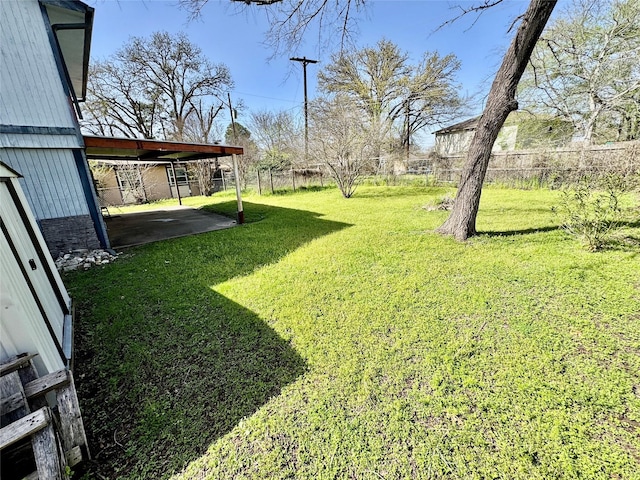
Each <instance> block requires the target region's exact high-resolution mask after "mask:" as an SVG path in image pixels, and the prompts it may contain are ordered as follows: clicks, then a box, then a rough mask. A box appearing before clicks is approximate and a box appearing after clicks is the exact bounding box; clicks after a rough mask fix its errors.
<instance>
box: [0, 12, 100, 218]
mask: <svg viewBox="0 0 640 480" xmlns="http://www.w3.org/2000/svg"><path fill="white" fill-rule="evenodd" d="M2 1H3V0H0V3H1V2H2ZM0 155H2V161H3V162H5V163H6V164H7V165H9V166H10V167H11V168H13V169H14V170H17V171H18V172H20V173H21V174H22V175H23V178H21V179H20V183H21V185H22V187H23V189H24V191H25V195H26V197H27V199H28V200H29V205H31V209H32V210H33V213H34V214H35V216H36V218H38V219H40V220H42V219H49V218H60V217H74V216H78V215H89V208H88V206H87V201H86V197H85V194H84V191H83V189H82V184H81V182H80V176H79V174H78V169H77V167H76V164H75V159H74V157H73V152H72V151H71V150H63V149H48V150H45V149H37V150H36V149H13V148H7V149H4V150H3V151H2V153H0ZM56 177H57V180H56V181H55V182H52V181H51V179H52V178H56Z"/></svg>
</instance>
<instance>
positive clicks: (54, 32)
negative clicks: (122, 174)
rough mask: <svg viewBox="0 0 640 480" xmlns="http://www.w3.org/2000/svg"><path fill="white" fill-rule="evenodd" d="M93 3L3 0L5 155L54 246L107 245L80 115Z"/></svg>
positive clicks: (1, 144) (0, 48)
mask: <svg viewBox="0 0 640 480" xmlns="http://www.w3.org/2000/svg"><path fill="white" fill-rule="evenodd" d="M93 12H94V10H93V8H91V7H89V6H87V5H85V4H84V3H82V2H80V1H71V0H69V1H67V0H65V1H62V0H2V1H0V19H1V21H2V29H1V30H0V59H1V63H2V68H1V69H0V156H1V157H2V161H3V162H5V163H6V164H7V165H9V166H10V167H11V168H13V169H15V170H17V171H19V172H20V173H21V174H22V175H23V177H22V178H21V179H20V183H21V185H22V187H23V189H24V192H25V195H26V197H27V200H28V202H29V205H30V206H31V209H32V210H33V213H34V215H35V218H36V220H37V222H38V226H39V227H40V229H41V231H42V234H43V236H44V239H45V241H46V243H47V246H48V248H49V251H50V252H51V253H52V254H53V255H54V256H55V255H57V254H58V253H60V252H63V251H68V250H71V249H76V248H89V249H91V248H98V247H103V248H108V247H109V239H108V237H107V231H106V227H105V224H104V222H103V219H102V216H101V214H100V208H99V205H98V200H97V197H96V194H95V191H94V189H93V182H92V179H91V174H90V172H89V166H88V164H87V159H86V157H85V152H84V144H83V139H82V134H81V132H80V126H79V124H78V120H77V116H76V114H77V112H79V107H78V102H79V101H82V100H84V97H85V92H86V82H87V73H88V61H89V49H90V44H91V29H92V25H93Z"/></svg>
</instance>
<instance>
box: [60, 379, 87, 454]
mask: <svg viewBox="0 0 640 480" xmlns="http://www.w3.org/2000/svg"><path fill="white" fill-rule="evenodd" d="M57 400H58V413H59V415H60V436H61V437H62V447H63V449H64V450H65V451H69V450H71V449H72V448H73V447H76V446H79V447H81V448H82V450H83V451H84V452H86V455H87V458H88V459H90V458H91V454H90V453H89V447H88V443H87V436H86V433H85V431H84V424H83V422H82V414H81V413H80V404H79V403H78V395H77V393H76V387H75V383H74V381H73V374H71V372H69V384H68V385H67V386H65V387H63V388H60V389H59V390H58V392H57Z"/></svg>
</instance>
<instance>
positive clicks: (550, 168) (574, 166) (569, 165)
mask: <svg viewBox="0 0 640 480" xmlns="http://www.w3.org/2000/svg"><path fill="white" fill-rule="evenodd" d="M465 160H466V156H465V155H464V154H461V155H456V156H450V157H434V158H433V159H430V160H429V161H427V164H428V169H429V171H430V173H431V174H432V175H433V176H434V177H435V180H436V181H438V182H457V181H458V180H459V179H460V174H461V172H462V169H463V167H464V162H465ZM638 172H640V142H638V141H633V142H623V143H615V144H610V145H590V146H584V147H564V148H556V149H537V150H513V151H506V152H493V153H492V154H491V159H490V160H489V167H488V168H487V176H486V181H487V182H493V181H509V180H512V181H514V180H515V181H518V180H537V181H540V182H541V183H542V182H549V181H552V182H558V183H565V182H573V181H575V180H577V179H579V178H581V177H583V176H585V175H590V174H603V173H616V174H620V175H622V176H627V175H630V174H636V173H638Z"/></svg>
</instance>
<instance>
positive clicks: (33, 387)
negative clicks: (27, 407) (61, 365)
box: [24, 370, 70, 400]
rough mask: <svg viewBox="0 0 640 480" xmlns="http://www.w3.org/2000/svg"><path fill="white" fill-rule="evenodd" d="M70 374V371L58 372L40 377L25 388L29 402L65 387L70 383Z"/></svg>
mask: <svg viewBox="0 0 640 480" xmlns="http://www.w3.org/2000/svg"><path fill="white" fill-rule="evenodd" d="M69 378H70V374H69V372H68V370H58V371H57V372H53V373H50V374H48V375H45V376H44V377H40V378H38V379H36V380H34V381H32V382H29V383H27V384H26V385H25V386H24V393H25V395H26V396H27V398H28V399H29V400H31V399H32V398H34V397H37V396H39V395H44V394H45V393H48V392H50V391H52V390H55V389H56V388H60V387H63V386H65V385H67V384H68V383H69Z"/></svg>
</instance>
